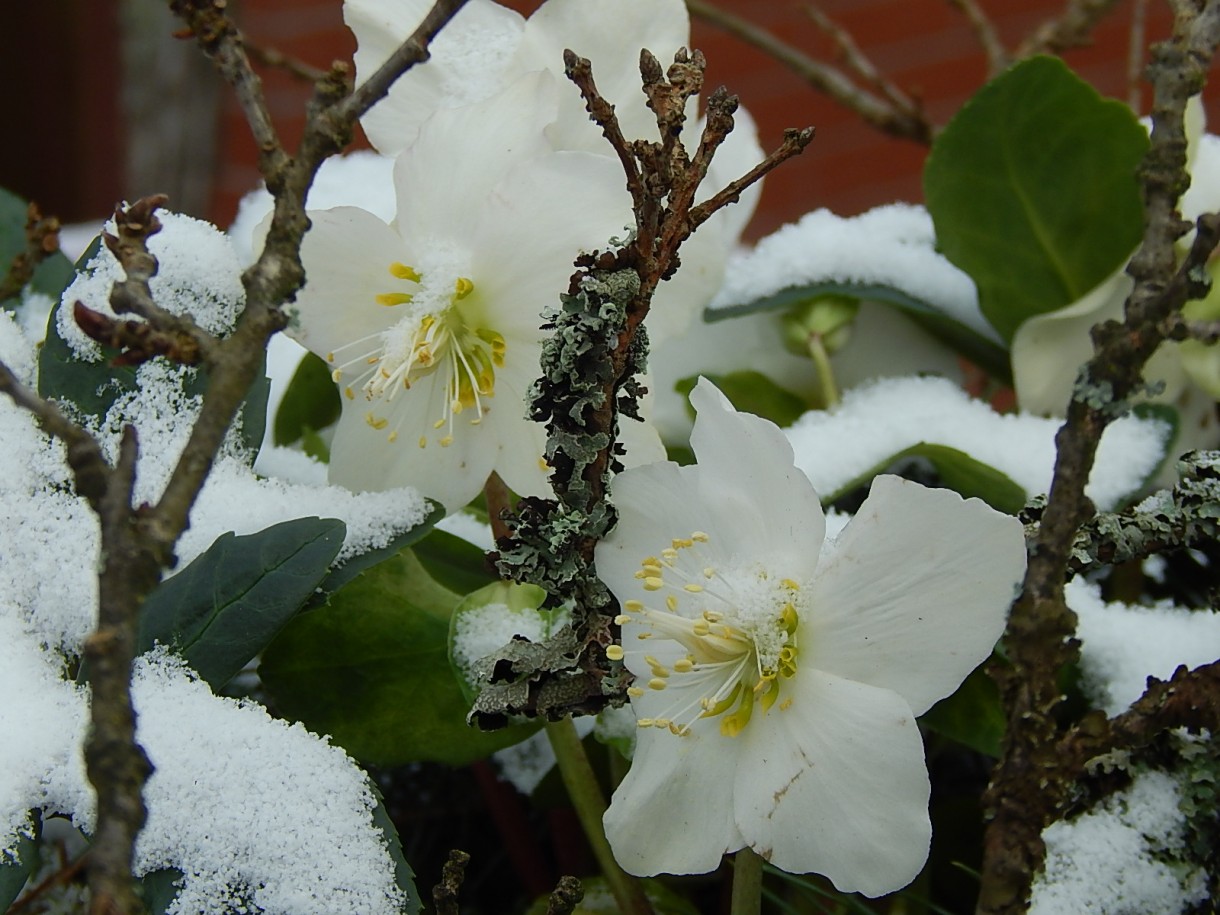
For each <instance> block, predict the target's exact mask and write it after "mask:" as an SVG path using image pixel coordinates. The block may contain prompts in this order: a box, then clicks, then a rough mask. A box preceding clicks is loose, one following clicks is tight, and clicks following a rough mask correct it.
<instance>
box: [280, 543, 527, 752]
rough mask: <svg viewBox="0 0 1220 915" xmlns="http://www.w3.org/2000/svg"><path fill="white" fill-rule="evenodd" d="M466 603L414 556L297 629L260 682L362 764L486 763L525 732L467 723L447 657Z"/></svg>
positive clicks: (353, 587)
mask: <svg viewBox="0 0 1220 915" xmlns="http://www.w3.org/2000/svg"><path fill="white" fill-rule="evenodd" d="M424 542H425V543H426V542H427V541H424ZM462 597H463V594H460V593H458V592H456V591H452V590H450V589H449V588H447V587H445V586H444V585H442V584H440V583H439V582H438V581H437V580H436V579H435V578H433V577H432V576H431V575H429V574H428V571H427V569H426V568H425V566H424V565H423V563H422V562H421V561H420V559H419V557H418V556H417V555H416V554H415V548H409V549H406V550H404V551H402V552H401V553H399V554H398V555H397V556H394V557H392V558H390V559H387V560H385V561H384V562H382V563H380V564H379V565H376V566H374V567H373V568H371V569H368V570H366V571H365V572H363V573H362V574H360V575H359V576H357V577H356V578H355V579H353V580H352V581H351V582H349V583H348V584H347V586H346V587H344V588H342V589H340V590H339V591H338V592H336V593H335V594H333V595H331V598H330V600H329V602H328V603H327V604H326V605H325V606H323V607H320V608H318V609H316V610H310V611H308V612H306V613H302V614H301V615H300V616H298V617H297V618H296V619H295V620H293V621H292V622H291V623H289V624H288V626H286V627H285V628H284V631H283V632H281V633H280V635H279V636H278V637H277V638H276V640H275V641H274V642H272V643H271V645H269V646H268V647H267V650H266V651H265V652H263V658H262V663H261V665H260V666H259V676H260V677H261V678H262V680H263V683H264V685H265V686H266V687H267V689H268V690H269V691H270V693H271V695H272V697H273V698H274V701H275V707H276V709H277V710H278V711H279V712H280V713H281V714H283V715H286V716H287V717H289V718H293V719H297V720H299V721H302V722H304V724H305V726H306V727H308V728H309V729H310V730H313V731H317V732H319V733H323V734H329V735H330V736H331V737H332V738H333V740H334V742H335V743H337V744H338V745H339V746H341V747H343V748H344V749H345V750H347V751H348V752H349V753H351V754H352V755H353V756H355V757H356V758H357V759H359V760H361V761H363V762H370V763H376V764H377V765H385V766H393V765H401V764H403V763H407V762H414V761H417V760H435V761H438V762H444V763H449V764H451V765H463V764H465V763H468V762H471V761H473V760H476V759H481V758H483V757H485V756H487V755H488V754H490V753H492V752H493V751H495V750H498V749H500V748H502V747H505V746H510V745H511V744H514V743H517V742H518V741H519V740H520V739H521V736H522V735H521V733H519V732H518V731H517V729H509V730H506V731H496V732H491V733H485V732H482V731H479V730H478V729H477V728H473V727H470V726H468V725H467V724H466V714H467V712H468V711H469V710H470V705H469V703H467V701H466V699H465V697H464V696H463V695H462V690H461V687H460V686H459V685H458V681H457V679H456V678H455V677H454V675H453V672H452V670H451V669H450V666H449V650H448V642H449V618H450V616H451V614H452V613H453V611H454V608H455V607H456V606H457V604H458V602H459V601H460V600H461V599H462Z"/></svg>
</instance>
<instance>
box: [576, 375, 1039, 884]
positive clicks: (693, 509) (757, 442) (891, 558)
mask: <svg viewBox="0 0 1220 915" xmlns="http://www.w3.org/2000/svg"><path fill="white" fill-rule="evenodd" d="M691 400H692V402H693V403H694V405H695V406H696V408H697V409H698V411H699V413H698V419H697V420H696V423H695V428H694V432H693V434H692V439H691V440H692V445H693V447H694V450H695V453H696V455H697V456H698V459H699V462H698V464H697V465H694V466H690V467H678V466H677V465H675V464H672V463H658V464H653V465H649V466H645V467H640V468H637V469H634V470H628V471H626V472H625V473H623V474H620V475H619V476H618V477H617V478H616V479H615V481H614V485H613V491H612V499H613V501H614V503H615V506H616V508H617V510H618V513H619V520H618V524H617V526H616V527H615V529H614V530H613V531H612V532H611V534H610V535H609V537H607V539H606V540H605V541H603V542H602V543H601V544H600V545H599V547H598V550H597V554H596V559H597V569H598V573H599V574H600V576H601V577H602V578H603V580H604V581H605V582H606V584H607V585H608V586H609V587H610V588H611V590H612V591H613V592H614V594H615V596H616V597H617V598H618V599H619V601H620V603H621V605H622V615H621V616H620V617H619V623H620V624H621V626H622V640H623V641H622V646H623V647H622V652H623V655H624V660H625V662H626V665H627V667H628V669H629V670H630V671H631V672H632V673H633V674H634V675H635V678H636V679H635V683H634V685H633V686H632V687H631V688H630V690H629V692H630V694H631V697H632V705H633V708H634V710H635V712H636V715H637V716H638V719H639V720H638V724H639V726H640V733H639V742H638V745H637V749H636V752H635V757H634V760H633V762H632V766H631V770H630V772H629V773H628V775H627V777H626V779H625V780H624V781H623V782H622V784H621V785H620V786H619V788H618V790H617V791H616V792H615V794H614V798H613V801H612V803H611V805H610V808H609V810H608V811H607V813H606V816H605V819H604V825H605V827H606V832H607V836H608V837H609V839H610V843H611V846H612V848H613V849H614V853H615V856H616V857H617V858H618V860H619V862H620V863H621V864H622V865H623V867H624V868H625V869H626V870H628V871H630V872H632V873H635V874H641V875H649V874H656V873H660V872H667V873H701V872H706V871H710V870H712V869H714V868H715V867H716V866H717V865H718V864H719V862H720V858H721V856H722V855H723V854H725V853H727V852H733V851H737V850H739V849H741V848H744V847H747V846H748V847H750V848H753V849H754V850H755V851H757V852H758V853H759V854H760V855H762V856H763V857H764V858H766V859H768V860H769V861H771V862H772V863H773V864H774V865H776V866H777V867H779V868H782V869H783V870H787V871H790V872H798V873H805V872H811V871H812V872H818V873H822V874H825V875H826V876H827V877H829V878H830V879H831V880H832V881H833V882H834V884H835V885H836V886H837V887H838V888H839V889H840V890H844V891H852V890H854V891H858V892H861V893H865V894H866V895H870V896H877V895H880V894H883V893H887V892H890V891H893V890H895V889H898V888H899V887H901V886H904V885H906V884H907V883H908V882H909V881H910V880H912V879H913V878H914V877H915V876H916V875H917V874H918V873H919V871H920V869H921V868H922V866H923V864H924V861H925V860H926V857H927V853H928V843H929V840H930V836H931V826H930V823H929V819H928V796H929V782H928V774H927V770H926V767H925V764H924V759H923V743H922V741H921V739H920V735H919V729H918V727H917V725H916V723H915V717H916V716H918V715H921V714H923V713H924V712H925V711H927V710H928V709H929V708H930V707H931V706H932V705H933V704H934V703H935V702H937V701H938V700H940V699H942V698H944V697H945V696H947V695H949V694H950V693H952V692H953V691H954V690H955V689H956V688H957V687H958V685H959V684H960V683H961V681H962V680H963V678H965V676H966V675H967V674H968V673H969V672H970V671H971V670H972V669H973V668H974V667H975V666H977V665H978V664H979V662H980V661H982V660H983V659H984V658H986V657H987V656H988V654H989V653H990V651H991V649H992V646H993V645H994V644H995V641H996V639H997V638H998V637H999V635H1000V633H1001V631H1002V630H1003V627H1004V620H1005V615H1006V611H1007V608H1008V605H1009V602H1010V600H1011V599H1012V596H1013V593H1014V585H1015V584H1016V582H1017V581H1018V579H1019V577H1020V575H1021V572H1022V570H1023V568H1024V563H1025V548H1024V541H1023V537H1022V533H1021V526H1020V524H1019V523H1018V522H1017V521H1016V520H1015V519H1013V518H1011V517H1008V516H1005V515H1002V514H1000V513H998V512H996V511H994V510H992V509H991V508H989V507H988V506H986V505H985V504H984V503H982V502H980V501H978V500H976V499H970V500H963V499H961V498H960V497H959V496H958V495H957V494H956V493H953V492H951V491H948V490H933V489H927V488H924V487H922V486H919V485H917V484H914V483H909V482H906V481H904V480H901V479H898V478H896V477H886V476H883V477H878V478H877V479H876V480H875V481H874V483H873V487H872V492H871V494H870V495H869V497H868V499H867V500H866V501H865V502H864V504H863V505H862V506H861V508H860V511H859V513H858V514H857V515H856V516H855V518H854V519H853V520H852V521H851V522H850V523H849V524H848V525H847V527H846V528H845V529H844V530H843V531H842V533H841V534H840V536H839V537H838V538H837V539H836V540H835V541H834V542H833V544H827V545H826V546H825V547H824V546H823V541H824V539H825V530H826V520H825V518H824V516H823V513H822V509H821V506H820V505H819V503H818V497H817V494H816V493H815V492H814V490H813V488H812V486H811V485H810V484H809V481H808V479H806V478H805V477H804V475H803V474H801V472H800V471H799V470H797V469H796V468H795V467H794V466H793V458H792V450H791V448H790V447H789V445H788V443H787V441H786V440H785V438H784V436H783V434H782V433H781V432H780V431H779V430H778V429H777V428H776V427H775V426H774V425H773V424H771V423H769V422H767V421H765V420H762V419H760V418H758V417H754V416H750V415H748V414H742V413H737V412H736V411H734V410H733V409H732V408H731V407H730V406H729V405H728V403H727V401H726V400H725V399H724V398H723V396H722V395H721V394H720V393H719V392H718V391H717V390H716V389H715V388H714V387H713V386H712V385H711V384H710V383H709V382H707V381H706V380H701V381H700V383H699V385H698V386H697V387H696V388H695V391H694V392H693V393H692V395H691ZM617 653H618V649H617V648H616V649H612V652H611V654H612V655H615V654H617Z"/></svg>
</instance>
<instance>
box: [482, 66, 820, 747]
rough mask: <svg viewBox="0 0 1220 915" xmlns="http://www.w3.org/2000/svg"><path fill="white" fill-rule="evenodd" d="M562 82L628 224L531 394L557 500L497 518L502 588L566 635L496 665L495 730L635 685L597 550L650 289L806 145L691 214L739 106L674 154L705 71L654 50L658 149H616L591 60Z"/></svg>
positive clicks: (618, 133) (720, 94)
mask: <svg viewBox="0 0 1220 915" xmlns="http://www.w3.org/2000/svg"><path fill="white" fill-rule="evenodd" d="M564 63H565V67H566V72H567V76H568V78H569V79H570V80H572V82H573V83H575V85H576V86H577V88H578V89H579V90H580V92H581V95H582V97H583V98H584V100H585V106H586V109H587V110H588V112H589V115H590V117H591V118H592V120H593V121H594V122H595V123H596V124H597V125H598V126H599V127H601V129H602V134H603V136H605V137H606V140H607V142H609V143H610V145H611V147H612V148H613V150H614V153H615V154H616V155H617V156H618V159H619V161H620V163H621V164H622V166H623V171H624V174H625V176H626V179H627V189H628V191H629V193H630V194H631V200H632V211H633V213H634V216H635V227H634V230H633V231H632V232H631V233H630V235H629V236H628V237H627V238H626V239H622V240H611V245H612V247H611V248H610V249H609V250H606V251H600V252H596V251H595V252H592V253H588V254H583V255H581V256H580V257H579V258H578V259H577V260H576V266H577V268H578V269H577V272H576V273H575V274H574V275H573V277H572V280H571V283H570V285H569V287H568V289H567V291H566V293H564V294H563V295H561V296H560V306H559V308H558V309H557V311H556V312H555V314H554V315H553V316H552V317H551V318H550V319H549V322H548V326H549V327H550V328H551V329H552V331H553V333H552V334H551V336H550V337H549V338H548V339H547V340H546V342H545V343H544V344H543V350H542V357H541V369H542V376H541V378H539V379H538V381H537V382H535V384H534V385H533V387H532V389H531V392H530V416H531V418H533V419H535V420H537V421H539V422H542V423H545V424H546V427H547V448H546V459H547V462H548V464H549V465H550V467H551V476H550V480H551V484H552V486H553V488H554V490H555V498H554V499H538V498H527V499H522V500H521V502H520V503H519V504H518V506H517V511H516V513H515V514H514V515H512V516H509V517H506V518H504V519H503V521H504V523H505V524H506V526H507V529H508V530H509V533H510V536H508V537H502V538H500V540H499V541H498V543H497V545H498V547H499V554H498V566H499V569H500V573H501V574H502V575H503V576H504V577H505V578H508V579H511V580H517V581H526V582H530V583H533V584H537V585H539V586H541V587H542V588H544V589H545V590H546V592H547V595H548V606H552V607H558V606H564V607H567V608H568V609H569V610H570V611H571V614H572V621H571V623H570V624H569V625H568V626H567V627H565V628H564V629H562V630H561V631H560V632H558V633H557V634H556V635H555V636H554V637H553V638H552V639H551V640H550V641H548V642H547V643H545V644H543V645H532V644H529V643H526V644H522V643H521V642H519V641H518V642H513V643H510V644H509V645H507V646H505V648H504V649H502V650H501V652H500V653H499V655H498V658H499V660H498V661H497V662H496V663H495V664H493V665H492V668H491V669H492V673H491V676H490V679H489V681H488V682H487V683H485V684H484V687H483V689H482V691H481V693H480V695H479V697H478V699H477V700H476V702H475V704H474V708H473V710H472V712H471V718H472V719H473V720H474V721H476V722H478V723H479V724H480V725H481V726H483V727H497V726H500V725H501V724H502V723H503V722H504V721H506V720H507V719H508V718H509V717H510V716H512V715H527V716H531V717H545V718H550V719H559V718H562V717H564V716H565V715H569V714H572V713H574V712H581V713H592V712H597V711H598V710H600V709H601V708H603V707H604V706H605V705H607V704H609V703H611V702H621V701H622V700H623V698H624V696H625V689H626V686H627V683H628V680H629V676H628V675H627V674H626V672H625V670H624V668H623V667H622V665H621V663H620V662H616V661H611V660H609V659H608V658H607V657H606V651H605V650H606V647H607V646H609V645H610V644H612V643H613V641H614V639H615V637H616V634H617V629H616V626H615V623H614V618H615V616H616V615H617V613H618V606H617V604H616V602H615V601H614V598H613V597H612V596H611V595H610V593H609V591H608V590H607V589H606V587H605V585H603V584H602V583H601V581H600V580H599V579H598V578H597V575H596V571H595V569H594V567H593V548H594V547H595V546H596V544H597V542H598V541H599V540H600V539H601V538H602V537H603V536H605V534H606V533H607V532H608V531H609V530H610V528H611V527H612V526H613V523H614V510H613V506H612V505H611V504H610V502H609V500H608V491H609V484H610V479H611V477H612V476H613V474H614V473H615V471H617V470H619V469H621V464H620V458H621V457H622V456H623V449H622V445H621V444H620V443H619V421H620V417H628V418H630V419H638V418H639V412H638V402H639V398H640V396H641V395H642V394H643V393H645V391H644V388H643V386H642V384H641V383H640V375H641V374H642V373H643V371H644V369H645V367H646V365H645V364H646V359H647V351H648V343H647V336H646V334H645V331H644V327H643V322H644V319H645V317H646V316H647V314H648V311H649V309H650V307H651V304H652V297H653V293H654V292H655V291H656V289H657V287H658V285H659V284H660V283H661V282H662V281H664V280H665V279H667V278H668V277H669V276H671V275H672V274H673V272H674V271H675V270H677V269H678V268H679V257H678V252H679V249H680V247H681V245H682V243H683V242H684V241H685V240H686V239H687V238H689V237H690V235H691V233H692V232H694V231H695V230H696V229H697V228H698V226H699V225H701V224H702V223H703V222H705V221H706V220H707V219H708V218H709V217H710V216H711V215H712V214H713V213H715V212H716V211H717V210H718V209H720V208H721V207H724V206H726V205H728V204H729V203H732V202H734V201H736V200H737V198H738V196H739V195H740V194H741V192H742V191H743V190H744V189H745V188H747V187H748V186H749V185H751V184H752V183H754V182H755V181H757V180H758V179H759V178H761V177H762V176H763V175H764V174H766V173H767V172H769V171H770V170H771V169H773V168H775V167H776V166H777V165H779V164H780V163H781V162H783V161H785V160H787V159H789V158H791V157H792V156H794V155H796V154H798V153H799V152H800V151H801V150H803V149H804V148H805V146H807V145H808V144H809V142H810V141H811V140H812V138H813V130H812V128H807V129H805V130H790V131H787V132H786V134H785V139H784V142H783V144H782V145H781V146H780V147H779V148H778V149H777V150H776V151H775V152H773V153H772V154H771V155H769V156H767V157H766V159H765V160H764V161H763V162H761V163H760V164H759V165H757V166H756V167H754V168H753V169H751V170H750V171H749V172H748V173H747V174H745V175H743V176H742V177H741V178H739V179H737V180H736V181H733V182H731V183H730V184H729V185H728V186H727V187H725V188H724V189H722V190H720V191H719V192H718V193H716V194H714V195H712V197H710V198H709V199H708V200H706V201H704V202H703V203H701V204H696V203H695V197H696V194H697V191H698V188H699V185H700V184H701V182H702V181H703V179H704V178H705V177H706V175H707V170H708V166H709V165H710V163H711V161H712V157H713V155H714V154H715V152H716V150H717V149H718V148H719V147H720V145H721V144H722V143H723V142H724V140H725V138H726V137H727V136H728V135H729V132H730V131H731V130H732V129H733V113H734V112H735V111H736V109H737V99H736V98H735V97H733V96H731V95H729V94H728V93H727V92H725V91H724V90H723V89H721V90H718V91H716V92H715V93H713V94H712V95H711V96H710V98H709V99H708V103H707V118H706V124H705V126H704V129H703V132H702V134H701V136H700V137H699V142H698V145H697V146H696V147H695V148H694V150H693V152H692V151H690V150H688V149H687V148H686V146H685V145H684V144H683V142H682V128H683V125H684V123H685V120H686V110H687V102H688V101H689V100H690V99H692V98H694V97H696V96H698V94H699V92H700V91H701V90H702V88H703V73H704V69H705V67H706V62H705V60H704V58H703V55H702V54H700V53H699V52H698V51H695V52H692V53H688V52H687V51H686V50H681V51H679V52H678V54H677V55H676V56H675V58H674V62H673V64H672V65H671V66H670V67H669V68H668V69H666V68H663V67H662V66H661V64H660V62H659V61H658V60H657V59H656V58H655V57H654V56H653V55H652V54H651V53H649V52H648V51H642V52H641V54H640V76H641V82H642V85H643V89H644V92H645V95H646V96H647V97H648V103H649V107H650V108H651V109H652V111H653V112H654V114H655V116H656V122H657V129H658V135H659V137H660V139H659V140H655V141H650V140H642V139H637V140H628V139H627V138H626V137H624V135H623V133H622V130H621V128H620V125H619V122H618V118H617V117H616V116H615V113H614V106H613V105H612V104H611V103H610V102H609V101H608V100H607V99H605V98H603V97H602V95H601V93H600V92H599V91H598V89H597V85H596V82H595V81H594V78H593V69H592V65H591V64H590V62H589V61H588V60H586V59H584V58H581V57H578V56H577V55H575V54H573V53H572V52H571V51H566V52H565V53H564Z"/></svg>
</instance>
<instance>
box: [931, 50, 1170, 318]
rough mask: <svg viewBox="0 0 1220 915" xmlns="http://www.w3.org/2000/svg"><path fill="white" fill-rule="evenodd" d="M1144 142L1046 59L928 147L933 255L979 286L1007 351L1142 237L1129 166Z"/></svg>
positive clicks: (1026, 66)
mask: <svg viewBox="0 0 1220 915" xmlns="http://www.w3.org/2000/svg"><path fill="white" fill-rule="evenodd" d="M1147 148H1148V134H1147V132H1146V131H1145V130H1144V128H1143V127H1142V126H1141V125H1140V123H1139V122H1138V121H1137V120H1136V117H1135V115H1134V114H1133V113H1132V111H1131V109H1130V108H1128V107H1127V106H1126V105H1124V104H1123V103H1122V102H1118V101H1115V100H1112V99H1104V98H1102V97H1101V96H1100V95H1099V94H1098V93H1097V91H1096V90H1095V89H1093V88H1092V87H1091V86H1090V85H1088V83H1086V82H1084V81H1083V80H1081V79H1080V78H1079V77H1078V76H1076V75H1075V74H1074V73H1072V71H1071V70H1069V69H1068V67H1067V65H1066V64H1064V63H1063V61H1061V60H1059V59H1058V58H1054V57H1033V58H1030V59H1029V60H1025V61H1022V62H1020V63H1018V64H1015V65H1014V66H1012V67H1011V68H1009V69H1008V70H1007V71H1005V72H1004V73H1002V74H1000V75H999V76H997V77H996V78H995V79H993V80H992V81H991V82H989V83H988V84H987V85H986V86H984V87H983V88H982V89H980V90H979V91H978V92H977V93H976V94H975V95H974V97H973V98H972V99H970V101H968V102H967V103H966V104H965V105H964V106H962V109H961V110H960V111H959V112H958V113H957V115H956V116H955V117H954V118H953V120H952V121H950V122H949V124H948V125H947V126H946V127H945V129H944V130H943V131H942V132H941V133H940V135H939V136H938V137H937V138H936V141H935V142H934V143H933V145H932V152H931V154H930V155H929V156H928V160H927V164H926V165H925V167H924V176H923V184H924V197H925V199H926V200H927V206H928V210H929V211H930V212H931V214H932V220H933V222H934V224H935V226H936V238H937V243H938V245H939V247H940V250H941V251H942V252H943V253H944V254H945V256H946V257H948V258H949V260H951V261H952V262H953V263H954V264H956V265H957V266H958V267H960V268H961V269H962V270H964V271H965V272H966V273H968V274H969V275H970V276H971V277H972V278H973V279H974V282H975V284H976V285H977V286H978V291H979V305H980V307H981V308H982V310H983V314H984V315H985V316H986V317H987V320H988V321H990V322H991V324H992V326H994V327H995V329H996V330H998V331H999V332H1000V334H1001V335H1002V336H1003V337H1004V338H1005V339H1006V340H1011V339H1012V336H1013V333H1014V332H1015V331H1016V329H1017V327H1018V326H1020V324H1021V322H1022V321H1024V320H1025V319H1026V318H1029V317H1031V316H1032V315H1037V314H1043V313H1045V312H1048V311H1054V310H1056V309H1058V308H1062V307H1063V306H1064V305H1067V304H1069V303H1071V302H1074V301H1076V300H1077V299H1079V298H1080V297H1081V296H1083V295H1084V294H1085V293H1086V292H1088V291H1089V290H1090V289H1092V288H1093V287H1094V286H1096V285H1097V284H1098V283H1100V282H1101V281H1102V280H1104V279H1105V278H1106V277H1107V276H1109V275H1110V274H1112V273H1113V272H1114V271H1115V270H1116V269H1118V267H1119V266H1121V265H1122V263H1123V262H1124V261H1125V260H1126V259H1127V258H1128V257H1129V256H1130V255H1131V253H1132V251H1133V250H1134V249H1135V246H1136V244H1137V242H1138V241H1139V238H1140V234H1141V232H1142V231H1143V209H1142V206H1141V203H1140V195H1139V188H1138V185H1137V183H1136V167H1137V166H1138V165H1139V162H1140V160H1141V158H1142V157H1143V155H1144V153H1145V152H1146V151H1147Z"/></svg>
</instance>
